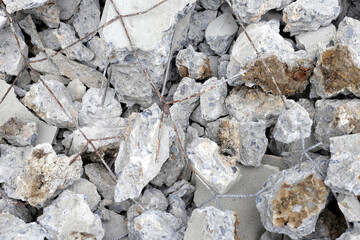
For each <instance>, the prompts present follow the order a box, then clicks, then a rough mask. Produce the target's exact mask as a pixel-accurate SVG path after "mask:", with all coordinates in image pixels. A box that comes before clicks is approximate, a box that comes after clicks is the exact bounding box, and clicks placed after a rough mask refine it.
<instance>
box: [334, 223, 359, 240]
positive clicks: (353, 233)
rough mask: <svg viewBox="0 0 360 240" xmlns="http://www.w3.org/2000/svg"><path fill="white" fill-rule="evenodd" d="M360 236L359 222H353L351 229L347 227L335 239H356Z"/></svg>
mask: <svg viewBox="0 0 360 240" xmlns="http://www.w3.org/2000/svg"><path fill="white" fill-rule="evenodd" d="M359 238H360V226H359V223H357V224H355V226H354V227H353V229H351V230H350V229H349V230H348V231H346V232H344V233H343V234H341V236H340V237H338V238H337V239H336V240H357V239H359Z"/></svg>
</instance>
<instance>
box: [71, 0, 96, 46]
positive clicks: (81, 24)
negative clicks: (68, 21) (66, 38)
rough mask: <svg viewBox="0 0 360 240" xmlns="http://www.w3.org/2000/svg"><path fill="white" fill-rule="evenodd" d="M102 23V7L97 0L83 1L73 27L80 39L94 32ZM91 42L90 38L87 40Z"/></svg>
mask: <svg viewBox="0 0 360 240" xmlns="http://www.w3.org/2000/svg"><path fill="white" fill-rule="evenodd" d="M99 23H100V6H99V2H98V1H96V0H82V1H81V3H80V9H79V11H78V12H77V13H76V14H75V19H74V22H73V26H74V28H75V30H76V32H77V33H78V35H79V37H80V38H83V37H84V36H86V34H88V33H90V32H92V31H94V30H95V29H96V28H97V27H98V26H99ZM87 40H89V38H87Z"/></svg>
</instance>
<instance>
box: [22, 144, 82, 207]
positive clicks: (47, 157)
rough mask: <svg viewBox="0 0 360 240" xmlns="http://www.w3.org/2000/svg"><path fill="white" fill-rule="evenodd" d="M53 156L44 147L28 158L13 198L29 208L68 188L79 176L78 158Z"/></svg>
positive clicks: (46, 145) (49, 150)
mask: <svg viewBox="0 0 360 240" xmlns="http://www.w3.org/2000/svg"><path fill="white" fill-rule="evenodd" d="M74 158H75V155H73V156H71V157H67V156H57V155H56V153H55V151H54V150H53V149H52V147H51V145H50V144H48V143H44V144H39V145H37V146H36V147H35V148H33V150H32V152H31V154H30V155H29V158H28V162H27V164H26V166H25V169H24V171H23V172H22V174H21V175H20V176H18V178H17V188H16V194H17V195H18V196H19V197H20V198H21V199H23V200H26V201H28V202H29V204H30V205H32V206H39V205H42V204H43V203H44V202H45V201H46V200H47V199H49V198H50V197H52V195H53V194H54V193H55V191H56V190H60V189H62V188H64V187H66V186H68V185H70V184H71V183H72V182H73V181H74V180H75V179H78V178H80V176H81V174H82V162H81V158H80V156H78V159H77V160H76V161H74V162H73V163H71V162H72V161H73V159H74Z"/></svg>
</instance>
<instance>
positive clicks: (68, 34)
mask: <svg viewBox="0 0 360 240" xmlns="http://www.w3.org/2000/svg"><path fill="white" fill-rule="evenodd" d="M54 34H55V36H56V37H57V39H58V41H59V43H60V45H61V48H62V49H64V48H65V47H67V46H69V45H70V44H72V43H73V42H75V41H77V40H78V39H77V37H76V36H75V30H74V29H73V28H72V26H71V25H69V24H66V23H60V27H59V28H58V29H57V31H56V32H54ZM64 53H65V54H66V56H67V57H68V58H69V59H71V60H78V61H85V62H86V61H90V60H91V59H93V58H94V53H93V52H92V51H90V50H89V49H88V48H86V47H85V46H84V45H82V43H81V42H79V43H77V44H75V45H74V46H72V47H70V48H68V49H66V50H64Z"/></svg>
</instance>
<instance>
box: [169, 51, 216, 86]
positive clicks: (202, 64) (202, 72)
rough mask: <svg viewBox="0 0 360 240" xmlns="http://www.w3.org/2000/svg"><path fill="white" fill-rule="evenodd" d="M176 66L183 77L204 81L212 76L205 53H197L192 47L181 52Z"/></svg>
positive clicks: (177, 57)
mask: <svg viewBox="0 0 360 240" xmlns="http://www.w3.org/2000/svg"><path fill="white" fill-rule="evenodd" d="M176 66H177V68H178V71H179V74H180V76H181V77H189V78H193V79H198V80H203V79H207V78H209V77H211V76H212V71H211V69H210V64H209V58H208V57H207V56H206V54H204V53H200V52H196V51H195V50H194V48H193V47H192V46H191V45H190V46H189V47H188V48H186V49H183V50H180V51H179V53H178V54H177V56H176Z"/></svg>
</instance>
